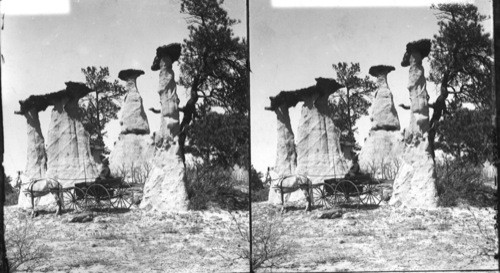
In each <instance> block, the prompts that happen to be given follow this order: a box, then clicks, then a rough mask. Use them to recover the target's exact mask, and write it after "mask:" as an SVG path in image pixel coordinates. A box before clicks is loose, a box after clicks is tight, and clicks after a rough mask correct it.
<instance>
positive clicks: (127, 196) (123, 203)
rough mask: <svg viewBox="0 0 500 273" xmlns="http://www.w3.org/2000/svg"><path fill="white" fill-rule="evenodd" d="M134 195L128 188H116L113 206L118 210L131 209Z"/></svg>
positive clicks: (112, 201)
mask: <svg viewBox="0 0 500 273" xmlns="http://www.w3.org/2000/svg"><path fill="white" fill-rule="evenodd" d="M133 197H134V193H133V192H132V191H131V190H129V189H128V188H116V189H115V191H114V194H113V197H112V200H111V205H112V206H113V207H114V208H117V209H129V208H130V207H131V206H132V203H133Z"/></svg>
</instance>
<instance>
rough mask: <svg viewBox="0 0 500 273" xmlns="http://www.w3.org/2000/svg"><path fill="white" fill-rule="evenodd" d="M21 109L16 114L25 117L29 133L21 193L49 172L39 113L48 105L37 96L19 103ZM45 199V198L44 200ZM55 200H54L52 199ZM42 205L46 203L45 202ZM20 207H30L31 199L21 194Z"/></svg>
mask: <svg viewBox="0 0 500 273" xmlns="http://www.w3.org/2000/svg"><path fill="white" fill-rule="evenodd" d="M19 104H20V105H21V109H20V110H19V111H16V112H15V114H17V115H23V116H24V117H25V118H26V125H27V128H26V129H27V130H26V131H27V133H28V145H27V146H28V149H27V158H26V168H25V171H24V178H23V181H22V183H23V184H22V185H21V193H22V192H24V190H26V188H27V186H28V183H29V181H30V180H33V179H42V178H45V173H46V171H47V154H46V153H45V140H44V138H43V134H42V130H41V128H40V119H39V117H38V112H40V111H43V110H45V109H47V106H48V105H47V104H46V103H44V102H43V100H40V99H38V98H37V97H36V96H30V97H29V98H28V99H26V100H24V101H19ZM44 199H45V198H44ZM50 200H53V198H50ZM42 203H46V202H43V201H42ZM17 204H18V206H20V207H30V206H31V199H29V198H28V197H26V195H24V194H19V198H18V202H17Z"/></svg>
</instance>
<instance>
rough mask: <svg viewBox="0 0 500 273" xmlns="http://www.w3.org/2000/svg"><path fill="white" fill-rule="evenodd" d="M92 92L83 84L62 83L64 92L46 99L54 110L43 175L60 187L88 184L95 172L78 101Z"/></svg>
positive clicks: (95, 175) (93, 177)
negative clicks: (57, 182)
mask: <svg viewBox="0 0 500 273" xmlns="http://www.w3.org/2000/svg"><path fill="white" fill-rule="evenodd" d="M91 91H92V90H90V89H89V88H87V87H86V86H85V84H83V83H72V82H68V83H66V90H62V91H59V92H56V93H52V94H48V95H46V97H47V99H48V100H49V101H50V103H51V104H52V105H54V108H53V110H52V113H51V121H50V125H49V133H48V138H47V174H46V177H49V178H56V179H57V180H58V181H60V183H61V184H62V185H63V187H70V186H73V185H74V184H75V183H76V182H81V181H92V180H94V179H95V178H96V177H97V168H96V164H95V162H94V159H93V157H92V154H91V152H90V136H89V133H88V132H87V131H86V130H85V128H84V127H83V124H82V122H81V119H82V111H81V109H80V107H79V106H78V100H79V99H80V98H82V97H84V96H85V95H87V94H88V93H90V92H91Z"/></svg>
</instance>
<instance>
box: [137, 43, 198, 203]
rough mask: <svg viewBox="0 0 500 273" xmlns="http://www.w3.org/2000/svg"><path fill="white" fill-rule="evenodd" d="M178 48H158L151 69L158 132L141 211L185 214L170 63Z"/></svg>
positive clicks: (185, 195)
mask: <svg viewBox="0 0 500 273" xmlns="http://www.w3.org/2000/svg"><path fill="white" fill-rule="evenodd" d="M180 52H181V46H180V44H170V45H167V46H161V47H159V48H158V49H157V50H156V57H155V59H154V61H153V65H152V66H151V69H152V70H153V71H157V70H160V84H159V85H160V87H159V91H158V93H159V95H160V102H161V125H160V131H159V132H157V133H156V134H155V140H154V141H155V152H154V159H153V164H152V165H153V168H152V171H151V173H150V175H149V177H148V179H147V181H146V183H145V185H144V197H143V200H142V202H141V208H144V209H147V210H157V211H186V210H187V209H188V206H189V200H188V195H187V191H186V185H185V179H186V177H185V165H184V162H183V154H182V151H181V149H180V146H179V142H178V138H179V133H180V124H179V99H178V97H177V90H176V89H177V87H176V83H175V79H174V71H173V70H172V63H173V62H175V61H177V60H178V59H179V56H180Z"/></svg>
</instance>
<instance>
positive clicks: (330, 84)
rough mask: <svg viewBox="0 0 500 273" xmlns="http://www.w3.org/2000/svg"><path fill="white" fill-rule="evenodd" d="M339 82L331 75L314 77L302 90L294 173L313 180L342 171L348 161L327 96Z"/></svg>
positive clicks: (320, 180) (322, 178)
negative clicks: (311, 82) (329, 76)
mask: <svg viewBox="0 0 500 273" xmlns="http://www.w3.org/2000/svg"><path fill="white" fill-rule="evenodd" d="M341 87H342V85H340V84H338V83H337V82H336V81H335V80H333V79H323V78H317V79H316V86H312V87H310V88H307V89H305V90H307V91H305V92H304V95H303V96H302V97H303V101H304V104H303V106H302V111H301V117H300V121H299V129H298V134H297V135H298V142H297V169H296V173H298V174H305V175H307V176H309V177H310V178H311V180H312V182H313V184H317V183H323V181H324V180H325V179H326V178H331V177H337V176H341V175H344V174H345V173H346V171H347V162H346V160H345V158H344V156H343V154H342V150H341V147H340V130H339V129H338V128H337V126H335V124H334V122H333V113H332V110H331V107H329V105H328V97H329V96H330V95H331V94H333V93H334V92H335V91H337V90H338V89H340V88H341Z"/></svg>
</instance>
